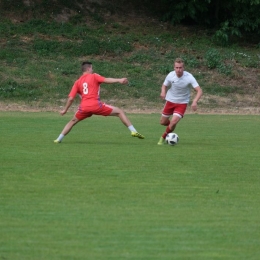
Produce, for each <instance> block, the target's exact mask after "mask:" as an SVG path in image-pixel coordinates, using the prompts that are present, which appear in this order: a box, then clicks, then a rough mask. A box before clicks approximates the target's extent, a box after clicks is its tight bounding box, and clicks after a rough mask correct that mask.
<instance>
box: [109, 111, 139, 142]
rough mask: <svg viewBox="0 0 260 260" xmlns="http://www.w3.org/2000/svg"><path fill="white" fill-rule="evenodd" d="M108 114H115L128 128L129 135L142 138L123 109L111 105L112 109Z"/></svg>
mask: <svg viewBox="0 0 260 260" xmlns="http://www.w3.org/2000/svg"><path fill="white" fill-rule="evenodd" d="M110 116H117V117H119V119H120V120H121V122H122V123H123V124H124V125H125V126H126V127H127V128H128V129H129V130H130V132H131V136H133V137H138V138H140V139H144V136H143V135H141V134H140V133H138V132H137V130H136V129H135V128H134V126H133V125H132V123H131V121H130V120H129V119H128V117H127V116H126V115H125V113H124V111H123V110H122V109H120V108H118V107H113V110H112V112H111V114H110Z"/></svg>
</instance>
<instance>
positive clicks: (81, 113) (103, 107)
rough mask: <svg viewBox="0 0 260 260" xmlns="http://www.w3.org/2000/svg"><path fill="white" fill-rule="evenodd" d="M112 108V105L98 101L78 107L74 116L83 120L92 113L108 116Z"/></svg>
mask: <svg viewBox="0 0 260 260" xmlns="http://www.w3.org/2000/svg"><path fill="white" fill-rule="evenodd" d="M112 110H113V107H112V106H110V105H107V104H105V103H101V102H100V103H98V104H97V105H95V106H91V107H81V106H79V107H78V111H77V112H76V114H75V117H76V118H77V119H78V120H83V119H85V118H88V117H91V116H92V115H100V116H109V115H110V114H111V112H112Z"/></svg>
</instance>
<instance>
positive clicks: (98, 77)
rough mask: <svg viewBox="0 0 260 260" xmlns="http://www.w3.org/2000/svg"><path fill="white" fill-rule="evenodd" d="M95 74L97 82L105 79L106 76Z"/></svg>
mask: <svg viewBox="0 0 260 260" xmlns="http://www.w3.org/2000/svg"><path fill="white" fill-rule="evenodd" d="M94 76H95V80H96V81H97V82H99V83H103V82H104V80H105V77H103V76H101V75H99V74H97V73H94Z"/></svg>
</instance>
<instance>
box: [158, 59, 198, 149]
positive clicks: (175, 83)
mask: <svg viewBox="0 0 260 260" xmlns="http://www.w3.org/2000/svg"><path fill="white" fill-rule="evenodd" d="M168 88H169V89H168ZM191 88H193V89H194V90H195V91H196V92H197V93H196V96H195V97H194V99H193V101H192V104H191V108H192V109H193V111H196V110H197V102H198V101H199V99H200V98H201V96H202V89H201V88H200V86H199V84H198V82H197V81H196V79H195V78H194V77H193V76H192V74H190V73H189V72H187V71H184V61H183V60H182V59H180V58H177V59H176V60H175V61H174V71H172V72H170V73H169V74H168V75H167V76H166V78H165V80H164V82H163V85H162V89H161V95H160V96H161V98H162V99H165V100H166V103H165V105H164V108H163V111H162V116H161V119H160V124H161V125H164V126H167V127H166V130H165V132H164V133H163V135H162V136H161V137H160V140H159V142H158V144H159V145H162V144H164V142H165V138H166V136H167V134H168V133H171V132H173V130H174V129H175V128H176V125H177V124H178V122H179V121H180V120H181V118H183V116H184V113H185V111H186V108H187V105H188V103H189V101H190V90H191ZM167 89H168V91H167V93H166V90H167ZM171 116H172V118H171V120H170V117H171Z"/></svg>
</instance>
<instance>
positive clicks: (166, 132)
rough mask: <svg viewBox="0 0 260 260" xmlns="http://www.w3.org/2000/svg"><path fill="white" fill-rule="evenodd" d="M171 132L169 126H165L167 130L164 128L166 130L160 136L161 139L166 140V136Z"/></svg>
mask: <svg viewBox="0 0 260 260" xmlns="http://www.w3.org/2000/svg"><path fill="white" fill-rule="evenodd" d="M171 132H172V130H171V129H170V128H169V126H167V128H166V130H165V133H164V134H163V135H162V137H163V139H165V138H166V135H167V134H169V133H171Z"/></svg>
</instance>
